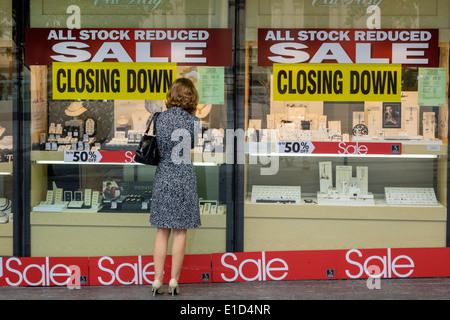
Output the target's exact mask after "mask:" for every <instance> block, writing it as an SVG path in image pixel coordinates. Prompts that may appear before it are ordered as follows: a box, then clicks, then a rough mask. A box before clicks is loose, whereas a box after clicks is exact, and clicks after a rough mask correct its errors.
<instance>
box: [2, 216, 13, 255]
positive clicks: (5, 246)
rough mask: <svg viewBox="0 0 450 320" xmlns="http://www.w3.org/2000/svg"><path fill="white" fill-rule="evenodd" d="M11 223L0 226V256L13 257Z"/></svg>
mask: <svg viewBox="0 0 450 320" xmlns="http://www.w3.org/2000/svg"><path fill="white" fill-rule="evenodd" d="M12 250H13V222H12V221H11V220H10V221H9V222H8V223H1V224H0V256H12V255H13V251H12Z"/></svg>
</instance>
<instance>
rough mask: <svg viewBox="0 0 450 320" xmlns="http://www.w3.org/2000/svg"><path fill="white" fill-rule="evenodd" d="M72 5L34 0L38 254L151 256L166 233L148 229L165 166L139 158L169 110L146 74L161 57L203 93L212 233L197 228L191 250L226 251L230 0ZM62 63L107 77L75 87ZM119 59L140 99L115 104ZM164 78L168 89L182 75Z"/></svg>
mask: <svg viewBox="0 0 450 320" xmlns="http://www.w3.org/2000/svg"><path fill="white" fill-rule="evenodd" d="M142 3H144V4H142ZM71 4H72V1H59V0H58V1H56V0H44V1H40V0H39V1H37V0H36V1H35V0H31V1H30V27H31V28H30V29H29V30H27V32H28V33H27V35H28V37H27V39H26V51H27V52H26V63H27V64H29V65H30V70H31V79H30V80H31V99H30V101H31V102H30V103H31V106H30V108H31V114H32V117H31V118H32V120H31V123H30V136H31V144H32V145H31V196H30V202H31V209H32V212H31V213H30V221H31V239H30V241H31V255H32V256H94V255H137V254H152V250H153V239H154V233H155V231H156V229H155V228H153V227H151V226H150V224H149V206H150V202H151V197H152V196H151V195H152V182H153V178H154V174H155V170H156V167H152V166H145V165H139V164H136V163H134V162H133V161H132V153H133V152H134V151H135V150H136V149H137V147H138V143H139V141H140V137H141V136H142V134H143V133H144V131H145V129H146V124H147V121H148V120H149V119H150V117H151V116H152V115H153V114H154V113H155V112H157V111H164V110H165V109H166V108H165V105H164V95H163V96H162V98H161V95H159V96H155V98H152V97H154V96H150V95H149V98H146V97H145V94H146V92H149V91H150V90H151V89H150V86H154V85H156V86H158V84H155V83H153V84H152V83H150V82H151V81H153V80H155V79H156V80H155V81H158V78H157V77H156V76H155V78H151V76H150V73H145V72H140V71H136V70H138V68H147V67H148V68H157V67H155V66H156V65H157V63H161V62H162V63H176V74H175V75H174V76H175V77H188V78H190V79H191V80H193V81H194V83H195V84H196V85H197V88H198V90H199V93H200V96H201V99H200V102H199V103H200V104H199V106H198V111H197V116H198V117H199V118H200V119H201V126H200V129H199V131H198V144H196V145H195V148H194V149H193V150H192V159H193V161H194V165H195V171H196V175H197V185H198V194H199V198H200V211H201V220H202V226H201V227H200V228H198V229H195V230H189V231H188V237H187V239H188V243H187V248H186V253H188V254H196V253H213V252H224V251H225V250H226V248H227V232H226V220H227V216H230V215H232V214H233V205H232V195H231V186H230V185H229V184H227V183H226V182H227V180H228V178H229V175H230V174H231V172H232V171H231V169H230V165H227V164H225V161H224V157H225V148H224V130H226V129H227V128H228V127H231V128H232V127H233V119H232V118H229V117H227V114H228V113H230V112H232V111H229V110H232V108H233V105H232V102H231V101H230V99H229V98H228V95H229V94H230V91H228V90H231V89H227V81H229V80H227V79H229V75H230V74H231V72H232V60H231V51H232V48H231V45H232V30H231V29H229V26H228V14H229V13H228V1H219V0H208V1H203V0H202V1H197V0H163V1H147V2H146V1H134V2H133V1H91V0H82V1H77V2H76V5H71ZM42 35H43V36H42ZM217 43H219V44H217ZM220 44H221V45H222V47H221V46H220ZM223 46H225V47H223ZM221 48H222V49H221ZM223 48H225V49H226V50H223ZM38 50H42V51H41V52H40V53H37V51H38ZM33 51H34V52H33ZM41 58H42V60H40V59H41ZM221 58H223V59H222V60H220V59H221ZM55 62H60V63H65V65H62V67H67V66H68V69H66V70H69V69H71V68H72V69H71V70H72V71H73V72H74V73H75V72H76V70H79V68H78V66H80V65H81V63H83V64H85V66H86V68H88V69H89V68H90V67H91V66H92V65H93V64H94V63H97V62H98V63H99V64H97V66H96V68H99V69H102V71H101V72H102V73H97V76H98V77H97V78H95V76H92V77H91V78H88V77H87V76H86V75H87V74H88V73H87V72H86V73H84V74H81V73H77V75H78V76H79V78H77V79H76V80H74V81H75V82H74V83H72V84H71V83H70V80H67V79H69V78H70V75H69V73H63V72H65V71H61V72H58V71H56V68H57V67H56V65H55V64H54V63H55ZM118 62H120V63H122V62H124V63H125V62H127V63H129V64H128V65H127V67H129V68H131V70H134V71H135V72H134V73H128V76H129V78H127V79H125V80H130V82H128V85H129V86H128V88H127V89H128V91H133V92H135V93H136V94H135V95H133V94H131V95H124V96H120V97H118V98H114V95H112V97H113V98H111V95H110V94H114V93H116V92H115V87H114V86H115V84H117V82H114V81H113V76H114V74H113V72H111V70H112V69H108V68H109V67H106V65H107V64H108V63H118ZM91 63H92V64H91ZM60 66H61V65H60ZM116 67H117V66H114V67H111V68H116ZM136 68H137V69H136ZM164 68H165V67H164ZM58 70H61V69H58ZM139 70H140V69H139ZM160 71H161V72H165V71H164V70H162V69H161V70H160ZM68 72H70V71H68ZM99 72H100V71H99ZM158 72H159V71H158ZM93 74H94V73H93ZM159 74H160V73H159ZM83 75H84V76H86V77H85V78H83V79H82V77H83ZM152 75H154V73H152ZM133 76H134V78H133ZM109 77H111V78H109ZM74 79H75V78H74ZM132 79H134V81H135V82H131V81H132ZM122 80H123V79H122ZM125 80H124V81H125ZM159 80H161V81H163V82H164V84H163V85H165V84H166V82H170V81H173V80H175V79H174V78H173V77H172V78H170V79H169V78H164V79H163V78H161V79H159ZM55 81H61V82H58V83H57V84H58V85H59V86H55ZM64 81H65V82H64ZM90 81H93V82H94V81H96V82H95V83H96V87H95V85H93V86H89V85H90V84H91V82H90ZM71 85H72V86H73V87H71ZM103 85H104V86H105V87H108V86H109V87H108V89H104V88H103V87H102V86H103ZM94 87H95V88H94ZM131 87H134V89H131ZM228 87H231V86H228ZM102 88H103V89H104V90H103V89H102ZM91 89H92V90H91ZM71 91H72V92H71ZM90 91H94V93H95V92H96V93H97V95H96V96H90V95H89V94H90V93H92V92H90ZM156 91H157V90H156ZM74 92H75V94H73V93H74ZM98 92H100V93H98ZM143 93H144V94H143ZM102 94H103V95H102ZM77 95H78V97H77ZM206 155H207V156H206ZM150 214H151V213H150Z"/></svg>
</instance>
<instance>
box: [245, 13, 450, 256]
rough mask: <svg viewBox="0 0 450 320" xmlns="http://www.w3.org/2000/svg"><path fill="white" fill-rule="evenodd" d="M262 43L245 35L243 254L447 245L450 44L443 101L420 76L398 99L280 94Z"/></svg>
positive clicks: (444, 50)
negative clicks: (426, 93) (426, 89)
mask: <svg viewBox="0 0 450 320" xmlns="http://www.w3.org/2000/svg"><path fill="white" fill-rule="evenodd" d="M252 21H253V20H252ZM255 29H256V28H255ZM255 29H251V28H250V27H249V29H248V30H247V32H248V34H251V35H253V34H256V33H257V30H255ZM266 30H267V29H264V31H266ZM275 30H282V31H278V32H283V30H285V29H275ZM296 30H297V29H296ZM291 34H292V33H291ZM255 37H256V36H255ZM258 39H259V41H261V39H264V38H261V37H259V38H258ZM290 40H291V41H294V42H295V41H296V40H295V39H294V38H292V39H290ZM260 46H262V45H261V43H259V42H258V41H247V42H246V62H247V63H246V79H247V81H246V113H245V114H246V119H245V128H246V132H247V134H246V137H247V144H248V146H249V149H248V150H249V152H248V156H247V158H246V166H245V168H246V169H245V174H246V176H245V191H244V195H245V205H244V234H245V241H244V251H249V252H252V251H264V250H267V251H284V250H322V249H350V248H386V247H387V248H390V247H444V246H446V241H447V235H446V232H447V229H446V228H447V227H446V226H447V169H448V168H447V163H448V162H447V161H448V69H449V66H448V63H449V62H448V56H449V54H448V49H449V46H448V43H440V44H439V46H440V47H439V48H440V49H439V50H440V56H442V57H447V58H444V59H441V60H440V64H439V67H440V68H443V69H445V70H446V73H447V81H446V82H445V77H444V79H443V81H444V82H445V88H446V92H447V93H446V94H445V97H446V99H445V104H442V105H439V106H434V105H427V104H423V103H420V102H419V99H420V98H419V97H418V95H420V94H419V93H418V91H419V90H418V88H417V78H416V79H415V87H414V85H413V86H409V87H408V88H407V90H406V88H405V86H403V88H402V92H401V101H400V102H395V103H393V102H389V101H303V100H302V101H277V100H275V99H274V96H273V91H274V88H273V86H274V81H273V79H274V77H275V75H274V71H273V69H274V68H272V66H261V65H259V64H258V58H261V57H260V56H258V50H259V49H260ZM277 48H279V47H277ZM305 50H306V49H305ZM287 55H288V54H287ZM299 65H301V64H299ZM278 68H282V67H279V66H278ZM417 69H418V68H408V67H403V68H402V83H403V84H405V83H409V84H411V83H412V82H414V81H412V80H414V79H410V78H408V77H409V76H408V75H409V74H416V75H417ZM419 69H420V68H419ZM411 71H412V72H411ZM441 84H442V82H441ZM297 85H298V84H297ZM293 88H295V84H294V85H293ZM289 90H290V89H289ZM293 90H294V89H293ZM255 123H258V128H257V129H254V124H255ZM382 149H383V150H382ZM292 190H297V196H293V195H292Z"/></svg>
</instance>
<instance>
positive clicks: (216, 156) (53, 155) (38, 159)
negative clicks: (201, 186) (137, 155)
mask: <svg viewBox="0 0 450 320" xmlns="http://www.w3.org/2000/svg"><path fill="white" fill-rule="evenodd" d="M105 152H108V153H117V155H120V154H123V153H124V152H129V153H130V154H131V151H105ZM30 158H31V161H32V162H34V163H37V164H77V163H70V162H67V163H66V162H64V151H31V155H30ZM191 159H192V161H194V164H196V163H204V164H209V163H210V164H223V163H225V160H226V153H211V154H209V155H206V154H203V153H197V152H195V153H194V152H191ZM211 160H212V161H211ZM78 164H93V165H95V164H97V163H78ZM107 164H117V165H124V164H133V165H141V164H139V163H124V162H109V163H107Z"/></svg>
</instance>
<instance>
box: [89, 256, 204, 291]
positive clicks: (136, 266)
mask: <svg viewBox="0 0 450 320" xmlns="http://www.w3.org/2000/svg"><path fill="white" fill-rule="evenodd" d="M171 261H172V257H171V256H167V258H166V261H165V266H164V283H168V282H169V281H170V268H171ZM89 262H90V268H89V271H90V273H89V276H90V279H91V285H96V286H109V285H149V284H152V283H153V280H154V277H155V267H154V263H153V257H152V256H129V257H108V256H105V257H94V258H90V259H89ZM199 282H211V256H210V255H186V256H185V258H184V260H183V269H182V270H181V275H180V279H179V283H199Z"/></svg>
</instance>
